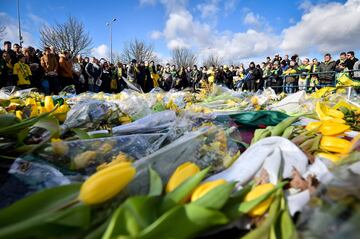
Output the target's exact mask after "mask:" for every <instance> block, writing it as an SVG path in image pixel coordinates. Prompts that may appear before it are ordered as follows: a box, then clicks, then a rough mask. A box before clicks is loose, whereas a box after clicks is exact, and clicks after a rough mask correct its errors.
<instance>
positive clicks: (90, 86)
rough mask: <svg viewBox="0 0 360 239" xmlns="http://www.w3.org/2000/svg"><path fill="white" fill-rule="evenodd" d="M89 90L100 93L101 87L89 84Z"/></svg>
mask: <svg viewBox="0 0 360 239" xmlns="http://www.w3.org/2000/svg"><path fill="white" fill-rule="evenodd" d="M89 91H91V92H95V93H98V92H99V91H100V87H99V86H97V85H96V84H89Z"/></svg>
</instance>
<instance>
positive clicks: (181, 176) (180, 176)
mask: <svg viewBox="0 0 360 239" xmlns="http://www.w3.org/2000/svg"><path fill="white" fill-rule="evenodd" d="M198 172H200V168H199V167H198V166H197V165H196V164H194V163H190V162H186V163H183V164H181V165H180V166H179V167H177V168H176V170H175V172H174V173H173V174H172V175H171V177H170V179H169V182H168V184H167V185H166V192H171V191H173V190H175V189H176V188H177V187H178V186H179V185H180V184H181V183H183V182H184V181H185V180H186V179H188V178H189V177H191V176H193V175H195V174H197V173H198Z"/></svg>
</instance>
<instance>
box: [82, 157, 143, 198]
mask: <svg viewBox="0 0 360 239" xmlns="http://www.w3.org/2000/svg"><path fill="white" fill-rule="evenodd" d="M135 174H136V169H135V168H134V167H133V166H132V164H131V163H127V162H124V163H119V164H116V165H113V166H111V167H108V168H105V169H103V170H101V171H98V172H96V173H95V174H93V175H91V176H90V177H89V178H88V179H87V180H86V181H85V182H84V183H83V185H82V186H81V189H80V194H79V200H80V201H82V202H83V203H85V204H88V205H94V204H99V203H102V202H105V201H107V200H109V199H111V198H113V197H114V196H116V195H117V194H118V193H119V192H121V191H122V190H123V189H124V188H125V187H126V186H127V185H128V184H129V183H130V182H131V181H132V179H133V178H134V176H135Z"/></svg>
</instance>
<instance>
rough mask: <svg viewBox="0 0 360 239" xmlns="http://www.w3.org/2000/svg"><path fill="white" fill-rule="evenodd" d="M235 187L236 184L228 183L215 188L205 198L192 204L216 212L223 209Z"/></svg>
mask: <svg viewBox="0 0 360 239" xmlns="http://www.w3.org/2000/svg"><path fill="white" fill-rule="evenodd" d="M234 186H235V183H226V184H222V185H219V186H217V187H215V188H213V189H212V190H211V191H209V192H208V193H206V194H205V195H204V196H203V197H201V198H199V199H198V200H196V201H194V202H193V203H192V204H195V205H198V206H201V207H205V208H211V209H215V210H219V209H221V208H222V207H223V206H224V205H225V203H226V202H227V200H228V199H229V197H230V194H231V192H232V190H233V188H234Z"/></svg>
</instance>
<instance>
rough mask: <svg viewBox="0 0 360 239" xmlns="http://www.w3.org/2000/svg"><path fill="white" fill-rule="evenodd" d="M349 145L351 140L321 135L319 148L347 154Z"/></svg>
mask: <svg viewBox="0 0 360 239" xmlns="http://www.w3.org/2000/svg"><path fill="white" fill-rule="evenodd" d="M351 147H352V144H351V142H349V141H347V140H346V139H341V138H336V137H333V136H323V137H322V138H321V140H320V149H322V150H325V151H329V152H333V153H339V154H347V153H349V152H350V151H351Z"/></svg>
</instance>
